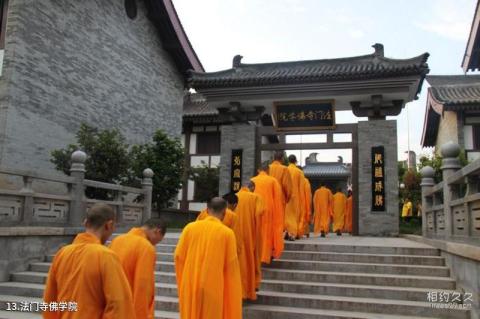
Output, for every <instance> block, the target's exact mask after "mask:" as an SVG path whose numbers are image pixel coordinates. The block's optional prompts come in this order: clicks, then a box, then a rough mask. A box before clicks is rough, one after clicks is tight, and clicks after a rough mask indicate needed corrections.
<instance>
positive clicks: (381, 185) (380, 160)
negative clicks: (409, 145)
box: [372, 146, 385, 212]
mask: <svg viewBox="0 0 480 319" xmlns="http://www.w3.org/2000/svg"><path fill="white" fill-rule="evenodd" d="M372 211H376V212H381V211H385V150H384V147H383V146H375V147H372Z"/></svg>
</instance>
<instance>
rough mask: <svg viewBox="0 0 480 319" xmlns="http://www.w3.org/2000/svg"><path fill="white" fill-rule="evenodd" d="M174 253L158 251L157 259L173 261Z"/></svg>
mask: <svg viewBox="0 0 480 319" xmlns="http://www.w3.org/2000/svg"><path fill="white" fill-rule="evenodd" d="M173 260H174V258H173V253H157V261H169V262H173Z"/></svg>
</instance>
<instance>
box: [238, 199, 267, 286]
mask: <svg viewBox="0 0 480 319" xmlns="http://www.w3.org/2000/svg"><path fill="white" fill-rule="evenodd" d="M251 194H253V195H255V196H256V197H257V208H256V211H257V212H259V214H258V215H257V216H256V227H257V229H256V241H255V254H256V256H255V257H256V263H257V264H256V266H257V267H256V269H255V288H256V289H258V288H260V283H261V281H262V247H263V245H262V217H263V214H264V213H265V202H264V201H263V198H262V196H260V195H258V194H255V193H251ZM237 196H238V195H237Z"/></svg>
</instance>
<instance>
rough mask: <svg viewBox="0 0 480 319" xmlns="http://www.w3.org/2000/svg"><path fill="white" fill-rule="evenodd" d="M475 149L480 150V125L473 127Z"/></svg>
mask: <svg viewBox="0 0 480 319" xmlns="http://www.w3.org/2000/svg"><path fill="white" fill-rule="evenodd" d="M472 137H473V149H474V150H479V149H480V124H475V125H472Z"/></svg>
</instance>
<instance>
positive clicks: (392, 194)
mask: <svg viewBox="0 0 480 319" xmlns="http://www.w3.org/2000/svg"><path fill="white" fill-rule="evenodd" d="M357 143H358V163H355V165H358V190H354V191H357V192H359V196H358V198H359V200H358V214H359V216H358V234H359V235H362V236H365V235H370V236H397V235H398V233H399V225H398V220H399V209H398V171H397V169H398V168H397V121H396V120H374V121H361V122H358V141H357ZM374 146H383V147H384V149H385V158H384V163H385V164H384V165H385V185H384V186H385V200H386V207H385V209H386V210H385V211H382V212H374V211H372V159H371V150H372V147H374Z"/></svg>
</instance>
